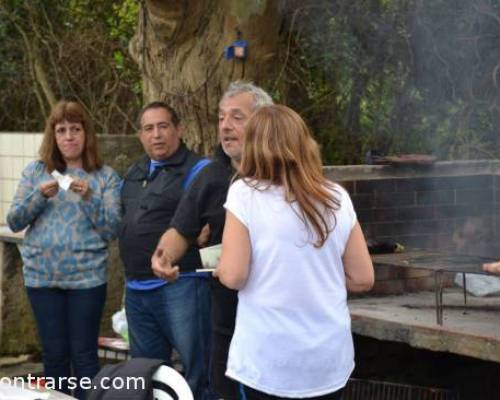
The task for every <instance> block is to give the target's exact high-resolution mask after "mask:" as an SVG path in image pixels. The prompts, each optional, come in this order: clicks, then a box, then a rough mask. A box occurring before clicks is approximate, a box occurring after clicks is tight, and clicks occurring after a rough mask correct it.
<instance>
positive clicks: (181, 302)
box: [125, 277, 210, 400]
mask: <svg viewBox="0 0 500 400" xmlns="http://www.w3.org/2000/svg"><path fill="white" fill-rule="evenodd" d="M125 311H126V314H127V322H128V330H129V339H130V353H131V355H132V357H146V358H159V359H163V360H166V361H167V362H169V363H170V356H171V353H172V348H175V349H176V350H177V352H178V353H179V355H180V357H181V361H182V365H183V367H184V377H185V378H186V381H187V382H188V384H189V387H190V388H191V390H192V391H193V395H194V398H195V400H202V399H206V398H207V397H210V395H209V393H208V354H209V349H208V347H209V340H210V337H209V335H210V315H209V313H210V296H209V287H208V279H207V278H203V277H199V278H198V277H181V278H179V279H178V280H177V281H176V282H175V283H169V284H167V285H164V286H161V287H159V288H156V289H153V290H134V289H130V288H127V290H126V299H125Z"/></svg>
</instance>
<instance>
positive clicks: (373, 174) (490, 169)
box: [324, 160, 500, 181]
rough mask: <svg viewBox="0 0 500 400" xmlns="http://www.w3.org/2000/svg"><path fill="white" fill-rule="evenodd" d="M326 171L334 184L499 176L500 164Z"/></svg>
mask: <svg viewBox="0 0 500 400" xmlns="http://www.w3.org/2000/svg"><path fill="white" fill-rule="evenodd" d="M324 171H325V174H326V176H327V177H328V178H330V179H332V180H334V181H356V180H372V179H391V178H421V177H423V178H427V177H440V176H471V175H499V174H500V161H496V160H494V161H491V160H470V161H469V160H460V161H440V162H436V163H434V164H429V165H346V166H325V167H324Z"/></svg>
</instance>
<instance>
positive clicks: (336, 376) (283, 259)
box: [215, 105, 374, 399]
mask: <svg viewBox="0 0 500 400" xmlns="http://www.w3.org/2000/svg"><path fill="white" fill-rule="evenodd" d="M239 176H240V177H241V179H239V180H237V181H236V182H234V183H233V185H232V186H231V188H230V190H229V193H228V197H227V201H226V204H225V207H226V210H227V215H226V225H225V228H224V235H223V241H222V255H221V260H220V263H219V266H218V267H217V269H216V271H215V274H216V275H217V276H218V277H219V279H220V280H221V282H222V283H223V284H224V285H226V286H228V287H229V288H232V289H238V290H239V294H238V299H239V303H238V311H237V317H236V328H235V333H234V336H233V339H232V341H231V347H230V351H229V358H228V365H227V372H226V375H227V376H229V377H230V378H232V379H235V380H236V381H239V382H240V383H241V384H242V386H241V387H242V392H243V394H244V396H245V397H246V398H249V399H279V398H314V399H338V398H340V395H341V391H342V388H343V387H344V386H345V384H346V383H347V380H348V378H349V376H350V374H351V372H352V370H353V368H354V350H353V342H352V334H351V329H350V316H349V310H348V308H347V302H346V298H347V290H350V291H353V292H358V291H365V290H369V289H370V288H371V286H372V285H373V281H374V273H373V266H372V263H371V259H370V256H369V254H368V249H367V247H366V243H365V239H364V236H363V233H362V231H361V228H360V226H359V223H358V222H357V220H356V214H355V212H354V209H353V205H352V202H351V200H350V198H349V195H348V194H347V192H346V191H345V190H344V189H343V188H342V187H340V186H339V185H337V184H334V183H332V182H330V181H328V180H327V179H326V178H325V177H324V175H323V171H322V164H321V158H320V153H319V149H318V145H317V143H316V142H315V141H314V139H313V138H312V136H311V134H310V132H309V129H308V128H307V126H306V124H305V123H304V121H303V120H302V118H301V117H300V116H299V115H298V114H297V113H296V112H294V111H293V110H291V109H290V108H288V107H285V106H282V105H272V106H265V107H262V108H261V109H259V110H258V111H257V112H256V113H255V114H254V115H253V116H252V117H251V119H250V120H249V122H248V125H247V128H246V137H245V145H244V150H243V155H242V161H241V167H240V169H239Z"/></svg>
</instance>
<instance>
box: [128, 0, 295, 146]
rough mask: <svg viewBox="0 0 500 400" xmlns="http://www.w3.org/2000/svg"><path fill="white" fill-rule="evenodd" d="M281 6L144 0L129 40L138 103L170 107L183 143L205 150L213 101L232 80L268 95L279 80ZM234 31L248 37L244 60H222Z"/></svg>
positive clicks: (213, 137) (213, 135) (213, 124)
mask: <svg viewBox="0 0 500 400" xmlns="http://www.w3.org/2000/svg"><path fill="white" fill-rule="evenodd" d="M281 11H282V9H281V8H280V1H277V0H260V1H258V0H252V1H244V0H185V1H184V0H146V1H145V2H144V3H143V8H142V10H141V14H140V17H139V23H138V28H137V32H136V35H135V36H134V38H133V39H132V41H131V42H130V52H131V54H132V57H133V58H134V59H135V61H136V62H137V63H138V64H139V67H140V69H141V73H142V79H143V100H144V103H145V104H146V103H148V102H150V101H154V100H164V101H166V102H167V103H169V104H170V105H171V106H173V107H174V109H176V110H177V112H178V113H179V116H180V117H181V119H182V120H183V124H184V126H185V127H186V133H185V136H184V139H185V141H186V143H187V144H188V146H189V147H191V148H193V149H194V150H196V151H199V152H201V153H205V154H207V153H209V152H210V151H211V150H212V148H213V145H214V144H215V143H216V141H217V107H218V102H219V100H220V97H221V95H222V94H223V92H224V91H225V89H226V88H227V86H228V84H229V83H230V82H232V81H234V80H237V79H244V80H251V81H253V82H254V83H256V84H258V85H260V86H262V87H263V88H265V89H267V90H268V91H270V92H272V91H275V90H277V85H278V82H284V80H283V79H279V78H280V77H281V74H282V72H283V70H284V68H282V66H283V65H282V63H281V62H280V60H282V59H284V57H283V54H280V52H279V49H280V45H282V44H283V42H284V41H285V40H286V38H287V37H286V32H283V18H284V17H283V14H282V12H281ZM238 30H239V31H240V32H241V39H243V40H247V41H248V57H247V59H246V60H241V59H231V60H226V59H225V58H224V47H225V46H229V45H231V44H232V43H233V42H234V41H235V40H237V31H238ZM283 48H285V47H283ZM280 85H281V83H280ZM281 89H283V88H281Z"/></svg>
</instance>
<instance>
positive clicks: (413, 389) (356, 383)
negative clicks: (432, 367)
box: [342, 378, 459, 400]
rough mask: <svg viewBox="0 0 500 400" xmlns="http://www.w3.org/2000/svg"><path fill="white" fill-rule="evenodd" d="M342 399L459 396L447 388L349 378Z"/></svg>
mask: <svg viewBox="0 0 500 400" xmlns="http://www.w3.org/2000/svg"><path fill="white" fill-rule="evenodd" d="M342 400H459V396H458V393H456V392H455V391H452V390H448V389H438V388H431V387H422V386H414V385H405V384H401V383H391V382H381V381H370V380H364V379H354V378H351V379H349V382H348V383H347V386H346V387H345V389H344V393H343V395H342Z"/></svg>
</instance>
